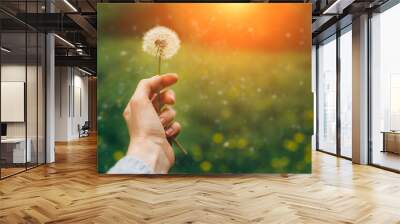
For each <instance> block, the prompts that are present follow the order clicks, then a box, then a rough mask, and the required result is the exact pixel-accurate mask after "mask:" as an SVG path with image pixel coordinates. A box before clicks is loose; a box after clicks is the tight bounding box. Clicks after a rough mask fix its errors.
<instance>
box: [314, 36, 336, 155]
mask: <svg viewBox="0 0 400 224" xmlns="http://www.w3.org/2000/svg"><path fill="white" fill-rule="evenodd" d="M317 63H318V149H319V150H322V151H326V152H330V153H336V36H332V37H331V38H329V39H328V40H326V41H325V42H323V43H322V44H320V45H319V47H318V61H317Z"/></svg>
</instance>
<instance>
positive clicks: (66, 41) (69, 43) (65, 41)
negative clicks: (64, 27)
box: [54, 34, 75, 48]
mask: <svg viewBox="0 0 400 224" xmlns="http://www.w3.org/2000/svg"><path fill="white" fill-rule="evenodd" d="M54 36H55V37H57V38H58V39H59V40H61V41H62V42H64V43H65V44H67V45H68V46H70V47H73V48H75V45H73V44H72V43H71V42H69V41H68V40H66V39H64V38H62V37H60V36H59V35H57V34H54Z"/></svg>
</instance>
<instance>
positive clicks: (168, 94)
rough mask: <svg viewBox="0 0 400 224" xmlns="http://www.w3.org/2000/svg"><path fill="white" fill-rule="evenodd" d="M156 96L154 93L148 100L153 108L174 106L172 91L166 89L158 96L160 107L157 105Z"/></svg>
mask: <svg viewBox="0 0 400 224" xmlns="http://www.w3.org/2000/svg"><path fill="white" fill-rule="evenodd" d="M157 96H158V95H157V94H156V93H155V94H154V95H153V96H152V97H151V98H150V99H151V101H152V102H153V106H154V108H159V107H160V108H162V107H163V106H164V105H165V104H167V105H173V104H175V93H174V91H173V90H172V89H167V90H165V91H163V92H161V94H160V97H161V98H160V101H161V105H159V103H160V102H159V100H158V98H157Z"/></svg>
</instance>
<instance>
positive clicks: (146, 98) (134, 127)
mask: <svg viewBox="0 0 400 224" xmlns="http://www.w3.org/2000/svg"><path fill="white" fill-rule="evenodd" d="M177 81H178V76H177V75H176V74H170V73H169V74H164V75H156V76H153V77H151V78H149V79H143V80H141V81H140V82H139V84H138V86H137V87H136V91H135V93H134V94H133V96H132V97H131V99H130V101H129V102H128V104H127V106H126V108H125V110H124V113H123V116H124V118H125V121H126V124H127V126H128V130H129V136H130V143H129V148H128V152H127V154H128V155H133V156H135V157H136V158H138V159H141V160H142V161H144V162H145V163H146V164H147V165H149V167H151V168H152V169H153V171H154V173H168V170H169V169H170V167H171V166H172V165H173V164H174V162H175V154H174V151H173V149H172V146H171V145H170V143H169V142H168V140H167V138H174V137H176V136H177V135H178V134H179V131H180V129H181V126H180V124H179V123H178V122H175V121H174V118H175V115H176V112H175V111H174V110H173V109H172V106H171V105H173V104H174V103H175V94H174V92H173V91H172V90H171V89H165V88H166V87H169V86H171V85H173V84H175V83H176V82H177ZM163 89H165V90H164V91H162V92H161V93H160V97H161V103H162V104H164V105H165V106H164V108H163V110H162V111H161V113H160V114H158V113H157V110H156V107H157V106H158V105H157V104H158V102H157V99H156V98H157V92H158V91H160V90H163Z"/></svg>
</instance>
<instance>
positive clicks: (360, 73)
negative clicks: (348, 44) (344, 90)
mask: <svg viewBox="0 0 400 224" xmlns="http://www.w3.org/2000/svg"><path fill="white" fill-rule="evenodd" d="M352 28H353V40H352V43H353V59H352V61H353V80H352V81H353V83H352V87H353V102H352V104H353V105H352V106H353V116H352V117H353V119H352V122H353V124H352V125H353V128H352V138H353V140H352V146H353V147H352V148H353V153H352V157H353V162H354V163H358V164H367V163H368V15H366V14H364V15H361V16H359V17H357V18H354V19H353V26H352Z"/></svg>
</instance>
